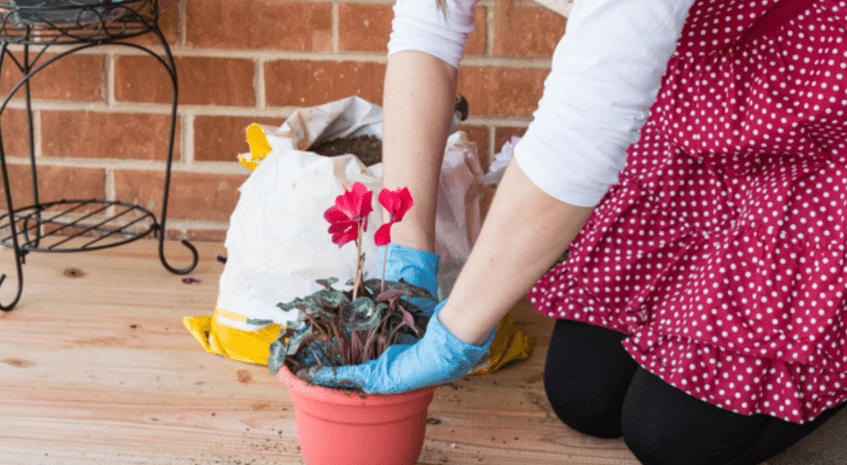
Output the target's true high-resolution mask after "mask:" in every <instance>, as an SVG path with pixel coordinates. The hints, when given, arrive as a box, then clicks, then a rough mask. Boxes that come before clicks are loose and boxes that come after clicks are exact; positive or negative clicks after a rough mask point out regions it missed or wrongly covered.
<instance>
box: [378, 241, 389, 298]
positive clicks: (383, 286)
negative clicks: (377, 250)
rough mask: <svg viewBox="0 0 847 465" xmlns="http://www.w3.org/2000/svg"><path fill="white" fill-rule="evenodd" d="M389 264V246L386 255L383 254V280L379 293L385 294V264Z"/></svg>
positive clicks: (380, 283)
mask: <svg viewBox="0 0 847 465" xmlns="http://www.w3.org/2000/svg"><path fill="white" fill-rule="evenodd" d="M386 262H388V245H386V246H385V253H383V254H382V280H381V281H380V282H379V293H380V294H382V293H383V292H385V264H386Z"/></svg>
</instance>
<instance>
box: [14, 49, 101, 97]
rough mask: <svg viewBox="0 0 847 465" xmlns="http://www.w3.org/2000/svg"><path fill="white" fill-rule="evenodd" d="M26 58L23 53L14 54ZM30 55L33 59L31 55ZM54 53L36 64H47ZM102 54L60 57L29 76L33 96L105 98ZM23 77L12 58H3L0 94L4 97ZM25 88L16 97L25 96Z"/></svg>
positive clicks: (18, 57)
mask: <svg viewBox="0 0 847 465" xmlns="http://www.w3.org/2000/svg"><path fill="white" fill-rule="evenodd" d="M14 55H15V57H16V58H17V59H18V60H19V61H21V62H22V61H23V53H15V54H14ZM30 55H31V58H34V56H33V55H32V54H30ZM55 56H56V55H55V54H45V55H44V56H42V57H41V58H40V59H39V60H38V61H37V62H36V63H35V64H36V65H40V64H42V63H46V62H47V60H49V59H51V58H53V57H55ZM104 69H105V68H104V57H103V55H88V54H83V53H77V54H71V55H67V56H65V57H62V58H60V59H58V60H57V61H55V62H53V63H51V64H49V65H47V66H46V67H44V68H43V69H41V70H40V71H38V72H37V73H36V74H35V75H34V76H33V77H32V78H31V79H30V89H31V93H32V98H35V99H45V100H75V101H84V102H96V101H103V100H104V93H105V86H104V85H103V78H104V76H105V72H104ZM22 78H23V72H21V70H20V69H18V67H17V66H15V64H14V62H13V61H12V60H11V59H10V58H9V57H6V58H4V62H3V72H2V74H0V94H2V95H3V96H4V98H5V96H6V95H8V94H9V92H10V91H11V90H12V88H13V87H14V86H15V85H16V84H17V83H18V82H19V81H20V80H21V79H22ZM25 95H26V94H24V87H21V88H20V89H19V90H18V91H17V92H16V93H15V98H20V99H22V98H24V97H25Z"/></svg>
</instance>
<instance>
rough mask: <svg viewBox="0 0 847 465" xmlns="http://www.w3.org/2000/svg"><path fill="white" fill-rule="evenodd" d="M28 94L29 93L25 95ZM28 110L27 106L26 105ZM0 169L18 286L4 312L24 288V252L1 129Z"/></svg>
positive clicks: (4, 46)
mask: <svg viewBox="0 0 847 465" xmlns="http://www.w3.org/2000/svg"><path fill="white" fill-rule="evenodd" d="M8 47H9V44H8V43H6V42H5V41H0V71H2V69H3V62H4V61H5V60H4V58H6V54H8V53H10V52H9V48H8ZM27 96H29V95H27ZM3 109H5V105H4V106H3V108H2V109H0V118H2V116H3ZM27 109H28V110H29V106H27ZM30 134H32V119H31V118H30ZM0 169H2V171H3V189H4V193H5V195H6V209H7V212H8V213H7V215H8V216H9V231H10V233H11V235H12V244H13V247H12V249H13V250H14V254H15V269H16V271H17V277H18V280H17V281H18V288H17V290H16V291H15V296H14V297H13V298H12V301H11V302H9V303H8V304H3V303H0V310H2V311H4V312H8V311H9V310H11V309H12V308H13V307H14V306H15V305H16V304H17V303H18V300H20V298H21V294H22V292H23V288H24V273H23V263H24V255H25V252H24V251H23V250H21V247H20V244H19V243H18V232H17V230H16V225H15V219H14V216H13V214H12V212H14V211H15V208H14V206H13V204H12V189H11V187H10V186H9V170H8V167H7V166H6V149H5V146H4V144H3V135H2V131H0ZM33 169H34V168H33ZM5 280H6V274H5V273H3V274H0V287H2V285H3V282H4V281H5Z"/></svg>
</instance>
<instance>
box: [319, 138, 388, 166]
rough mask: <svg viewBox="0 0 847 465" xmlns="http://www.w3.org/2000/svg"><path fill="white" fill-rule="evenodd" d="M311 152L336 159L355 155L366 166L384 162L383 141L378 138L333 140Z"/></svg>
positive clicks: (321, 144)
mask: <svg viewBox="0 0 847 465" xmlns="http://www.w3.org/2000/svg"><path fill="white" fill-rule="evenodd" d="M309 151H310V152H314V153H317V154H318V155H324V156H327V157H336V156H338V155H346V154H353V155H355V156H357V157H359V160H362V163H364V164H365V166H371V165H375V164H377V163H379V162H381V161H382V141H381V140H379V139H378V138H377V137H376V136H357V137H348V138H346V139H333V140H328V141H324V142H321V143H320V144H317V145H313V146H312V147H310V148H309Z"/></svg>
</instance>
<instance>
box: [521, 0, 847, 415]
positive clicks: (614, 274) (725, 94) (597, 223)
mask: <svg viewBox="0 0 847 465" xmlns="http://www.w3.org/2000/svg"><path fill="white" fill-rule="evenodd" d="M774 3H775V0H764V1H762V0H758V1H753V0H702V1H697V2H695V4H694V6H693V7H692V10H691V12H690V14H689V19H688V22H687V23H686V27H685V28H684V30H683V33H682V36H681V38H680V41H679V44H678V47H677V51H676V53H675V54H674V56H673V57H672V58H671V61H670V63H669V65H668V71H667V73H666V74H665V76H664V78H663V83H662V87H661V89H660V91H659V95H658V99H657V101H656V104H655V105H654V106H653V108H652V109H651V114H650V118H649V120H648V121H647V123H646V124H645V126H644V127H643V128H642V132H641V138H640V140H639V142H638V143H636V144H635V145H633V146H632V147H631V148H630V150H629V154H628V158H627V165H626V167H625V168H624V170H623V171H622V173H621V180H620V183H619V184H617V185H616V186H613V187H612V188H611V189H610V191H609V192H608V193H607V195H606V197H605V198H604V199H603V201H602V202H601V204H600V205H598V207H597V209H596V210H595V212H594V214H593V215H592V218H591V220H590V221H589V223H588V224H587V225H586V226H585V228H583V231H582V232H581V233H580V235H579V236H578V237H577V239H576V240H575V241H574V243H573V244H572V246H571V256H570V258H569V259H568V260H566V261H565V262H564V263H562V264H561V265H559V266H558V267H556V268H554V269H553V270H551V271H550V272H549V273H548V274H547V275H546V276H544V277H543V278H542V279H541V280H540V281H539V282H538V283H537V284H536V286H535V287H534V288H533V289H532V290H531V291H530V292H529V298H530V300H531V301H532V302H533V304H534V305H535V306H536V307H537V308H538V310H539V311H541V312H542V313H544V314H546V315H549V316H551V317H554V318H568V319H575V320H579V321H585V322H589V323H593V324H598V325H601V326H604V327H608V328H611V329H615V330H618V331H622V332H625V333H627V334H629V335H630V337H629V338H627V339H625V341H624V345H625V347H626V348H627V350H628V351H629V352H630V353H631V354H632V355H633V357H635V359H636V360H637V361H638V362H639V363H640V364H641V365H642V366H644V367H645V368H646V369H648V370H650V371H651V372H653V373H655V374H657V375H658V376H660V377H661V378H662V379H664V380H665V381H667V382H668V383H670V384H672V385H674V386H676V387H678V388H680V389H682V390H683V391H685V392H688V393H689V394H691V395H693V396H695V397H697V398H700V399H702V400H705V401H707V402H710V403H712V404H715V405H718V406H721V407H723V408H726V409H728V410H732V411H735V412H739V413H742V414H755V413H764V414H767V415H773V416H776V417H779V418H782V419H785V420H788V421H793V422H804V421H808V420H810V419H812V418H814V417H816V416H817V415H818V414H820V412H821V411H823V410H824V409H826V408H828V407H831V406H833V405H835V404H837V403H840V402H843V401H845V400H847V296H845V292H846V291H847V114H846V113H847V90H845V86H847V79H845V76H846V75H847V2H845V1H833V0H816V1H813V2H810V4H809V7H808V8H807V9H806V11H805V12H803V13H802V14H801V15H799V16H798V17H796V18H794V19H793V20H791V21H789V22H788V23H786V24H784V25H783V26H781V27H780V28H777V29H774V30H772V31H769V32H768V33H766V34H765V35H763V36H760V37H758V38H756V39H753V40H751V41H749V42H746V43H740V42H739V38H740V37H741V35H742V33H743V32H744V31H745V30H746V29H747V28H749V27H750V25H751V24H753V23H754V22H755V21H756V19H758V18H759V17H760V16H761V15H762V14H763V13H764V12H765V11H767V9H768V8H770V7H771V6H773V4H774Z"/></svg>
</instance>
